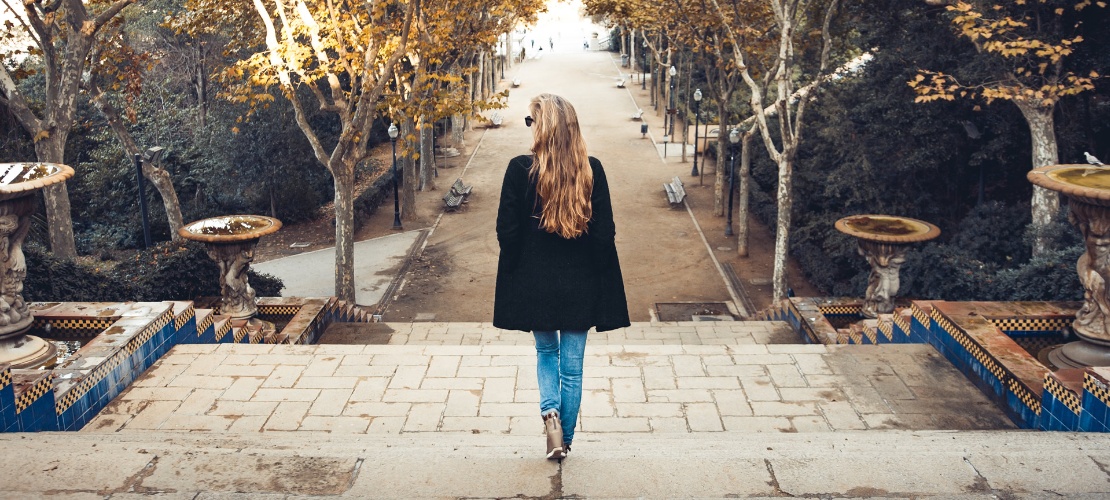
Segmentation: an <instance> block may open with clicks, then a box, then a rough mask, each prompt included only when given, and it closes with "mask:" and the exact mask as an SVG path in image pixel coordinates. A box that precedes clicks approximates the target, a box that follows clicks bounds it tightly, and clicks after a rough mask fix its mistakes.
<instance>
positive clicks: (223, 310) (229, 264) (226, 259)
mask: <svg viewBox="0 0 1110 500" xmlns="http://www.w3.org/2000/svg"><path fill="white" fill-rule="evenodd" d="M278 229H281V221H279V220H277V219H275V218H273V217H264V216H261V215H226V216H222V217H212V218H210V219H204V220H199V221H196V222H193V223H190V224H187V225H185V227H183V228H181V230H179V231H178V234H180V235H181V236H182V237H183V238H185V239H189V240H193V241H200V242H202V243H204V246H205V247H206V248H207V249H208V256H209V257H211V258H212V260H214V261H216V265H217V266H219V268H220V314H226V315H228V316H231V318H232V319H235V320H249V322H250V323H249V324H250V325H251V329H252V330H258V331H261V332H267V331H268V332H270V333H272V332H273V330H274V325H273V324H272V323H268V322H265V321H262V320H259V319H257V318H255V316H256V315H258V305H257V304H256V303H255V295H254V289H253V288H251V285H250V283H249V282H248V281H247V270H248V269H250V265H251V262H252V261H254V247H255V246H257V245H258V240H259V238H261V237H262V236H265V235H267V234H270V233H273V232H275V231H277V230H278Z"/></svg>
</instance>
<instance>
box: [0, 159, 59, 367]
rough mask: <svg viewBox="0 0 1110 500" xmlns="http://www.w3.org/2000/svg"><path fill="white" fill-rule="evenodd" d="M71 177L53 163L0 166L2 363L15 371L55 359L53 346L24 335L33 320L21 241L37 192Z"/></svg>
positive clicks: (0, 324)
mask: <svg viewBox="0 0 1110 500" xmlns="http://www.w3.org/2000/svg"><path fill="white" fill-rule="evenodd" d="M72 176H73V169H72V168H69V167H67V166H65V165H59V164H56V163H0V363H7V364H10V365H11V366H12V367H13V368H38V367H41V366H50V365H53V364H54V362H55V359H56V356H57V348H56V347H55V346H54V344H52V343H50V342H47V341H45V340H43V339H41V338H39V337H36V336H34V335H27V330H29V329H30V328H31V323H33V322H34V320H35V318H34V317H32V316H31V311H30V309H28V307H27V304H26V303H25V302H24V301H23V280H24V279H26V278H27V262H26V260H25V259H24V257H23V240H24V239H25V238H26V237H27V232H28V231H29V230H30V229H31V214H32V213H34V211H35V192H37V191H38V190H40V189H42V188H43V187H46V186H49V185H51V184H55V183H58V182H65V180H66V179H68V178H70V177H72Z"/></svg>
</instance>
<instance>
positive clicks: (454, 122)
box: [451, 113, 466, 154]
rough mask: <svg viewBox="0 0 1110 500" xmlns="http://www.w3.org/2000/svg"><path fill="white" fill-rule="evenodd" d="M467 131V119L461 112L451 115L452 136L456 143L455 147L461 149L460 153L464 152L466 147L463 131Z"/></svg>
mask: <svg viewBox="0 0 1110 500" xmlns="http://www.w3.org/2000/svg"><path fill="white" fill-rule="evenodd" d="M465 131H466V120H465V119H464V118H463V115H461V114H458V113H456V114H453V115H451V137H452V141H451V142H453V143H455V149H458V150H459V154H462V153H463V150H464V149H465V148H466V141H465V140H464V139H463V132H465Z"/></svg>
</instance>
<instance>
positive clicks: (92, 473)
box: [0, 430, 1110, 499]
mask: <svg viewBox="0 0 1110 500" xmlns="http://www.w3.org/2000/svg"><path fill="white" fill-rule="evenodd" d="M543 443H544V442H543V438H542V437H540V436H529V437H521V436H489V435H466V434H459V435H444V434H439V433H411V434H403V435H398V436H348V435H329V434H326V433H311V432H298V433H276V434H265V433H262V434H259V433H247V434H235V433H219V434H207V433H187V432H130V433H113V434H86V433H38V434H19V433H9V434H2V435H0V446H2V447H3V448H4V449H7V450H12V451H14V450H18V452H13V453H8V454H7V455H6V456H5V460H4V461H2V462H0V477H2V478H4V479H0V483H2V484H0V488H2V489H3V491H4V494H3V496H4V497H5V498H27V497H38V496H40V495H43V494H46V492H49V494H50V495H52V496H56V497H60V498H132V497H135V496H140V495H142V496H146V495H155V494H158V495H164V496H168V497H170V498H183V499H184V498H210V497H214V496H216V497H219V498H224V497H225V496H228V497H235V498H239V497H243V498H274V499H278V498H290V497H296V498H322V497H329V498H335V497H340V498H432V497H436V498H495V497H496V498H509V497H522V498H563V497H571V496H577V497H588V498H613V497H626V498H627V497H650V498H673V497H702V498H735V497H752V496H754V497H782V496H806V497H821V498H828V497H845V496H846V497H861V496H862V497H898V498H906V497H913V498H922V497H943V498H1044V497H1049V496H1051V497H1066V498H1092V499H1094V498H1105V493H1106V492H1110V479H1108V468H1110V438H1108V437H1107V436H1106V435H1105V434H1094V433H1087V434H1071V433H1049V432H1023V431H991V432H959V433H957V432H943V431H932V432H922V431H916V432H914V431H896V430H888V431H880V432H837V433H816V434H781V433H774V434H742V435H737V434H728V433H715V434H703V435H679V436H659V435H650V434H641V433H624V434H613V435H594V436H590V437H587V438H583V439H581V440H578V441H576V442H575V446H574V449H573V451H572V453H571V454H570V456H569V457H568V458H567V459H565V460H564V461H563V462H562V463H558V462H554V461H548V460H545V459H544V458H543V446H544V444H543ZM206 495H207V496H206Z"/></svg>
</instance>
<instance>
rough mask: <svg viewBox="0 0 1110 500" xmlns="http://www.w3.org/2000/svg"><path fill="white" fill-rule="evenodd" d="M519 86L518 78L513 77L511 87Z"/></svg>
mask: <svg viewBox="0 0 1110 500" xmlns="http://www.w3.org/2000/svg"><path fill="white" fill-rule="evenodd" d="M519 86H520V78H513V87H514V88H515V87H519Z"/></svg>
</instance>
